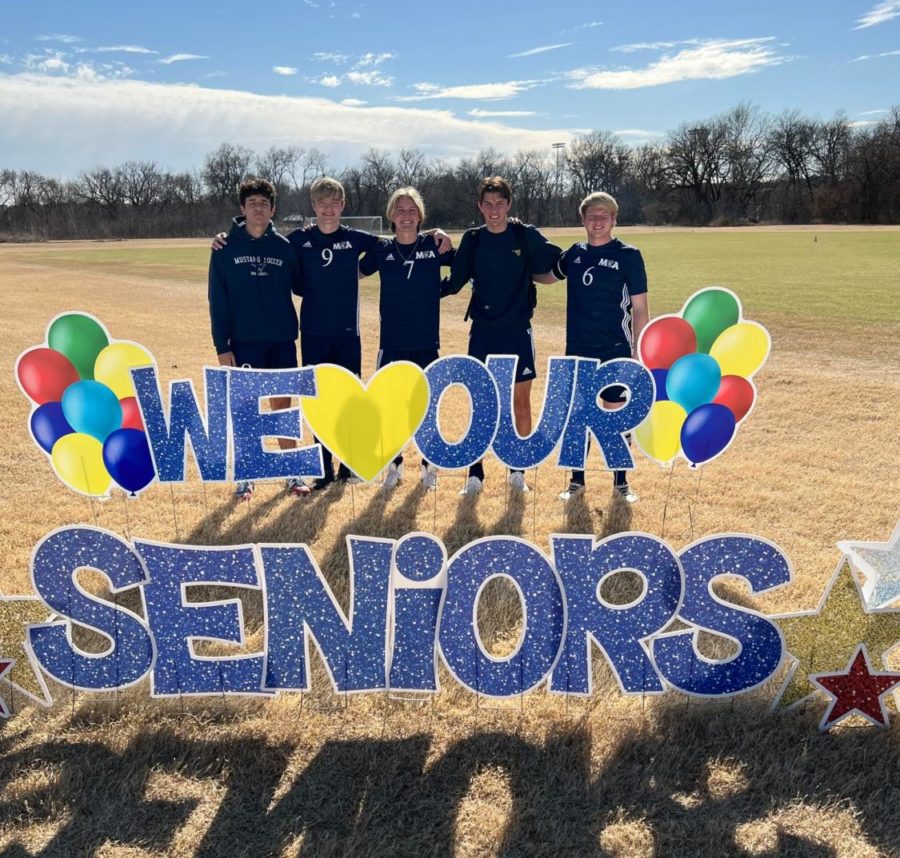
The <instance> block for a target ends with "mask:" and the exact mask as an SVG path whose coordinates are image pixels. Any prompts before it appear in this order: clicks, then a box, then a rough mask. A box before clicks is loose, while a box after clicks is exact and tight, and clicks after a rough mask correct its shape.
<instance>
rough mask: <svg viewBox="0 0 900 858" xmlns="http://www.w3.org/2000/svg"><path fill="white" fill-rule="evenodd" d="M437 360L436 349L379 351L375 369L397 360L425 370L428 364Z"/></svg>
mask: <svg viewBox="0 0 900 858" xmlns="http://www.w3.org/2000/svg"><path fill="white" fill-rule="evenodd" d="M437 359H438V353H437V349H431V350H430V351H429V350H427V349H426V350H424V351H423V350H421V349H380V350H379V352H378V360H377V362H376V364H375V369H381V368H382V367H383V366H387V365H388V364H389V363H395V362H396V361H398V360H408V361H409V362H410V363H414V364H415V365H416V366H420V367H422V369H426V368H427V367H428V365H429V364H432V363H434V362H435V361H436V360H437Z"/></svg>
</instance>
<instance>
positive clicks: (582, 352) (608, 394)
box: [566, 346, 631, 403]
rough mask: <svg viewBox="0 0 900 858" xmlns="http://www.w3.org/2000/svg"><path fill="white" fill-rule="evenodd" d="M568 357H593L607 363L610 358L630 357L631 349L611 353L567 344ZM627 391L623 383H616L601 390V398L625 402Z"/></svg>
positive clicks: (606, 400) (608, 400)
mask: <svg viewBox="0 0 900 858" xmlns="http://www.w3.org/2000/svg"><path fill="white" fill-rule="evenodd" d="M566 357H583V358H593V359H594V360H598V361H600V363H606V362H607V361H608V360H615V359H616V358H630V357H631V351H625V352H622V353H620V354H610V353H609V352H599V351H594V350H592V349H571V348H569V347H568V346H567V347H566ZM626 393H627V391H626V389H625V388H624V387H623V386H622V385H621V384H614V385H612V386H610V387H607V388H604V389H603V390H602V391H600V398H601V399H602V400H603V401H604V402H610V403H613V402H625V401H626V399H627V396H626Z"/></svg>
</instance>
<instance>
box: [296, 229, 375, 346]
mask: <svg viewBox="0 0 900 858" xmlns="http://www.w3.org/2000/svg"><path fill="white" fill-rule="evenodd" d="M379 240H380V239H379V238H378V236H377V235H373V234H372V233H370V232H363V231H362V230H359V229H351V228H350V227H347V226H339V227H338V228H337V229H336V230H335V231H334V232H332V233H329V234H328V235H326V234H325V233H323V232H322V231H321V230H320V229H319V228H318V227H317V226H311V227H307V228H306V229H298V230H295V231H294V232H292V233H291V234H290V235H289V236H288V241H290V243H291V246H292V247H293V248H294V250H295V251H296V253H297V257H298V259H299V260H300V268H301V270H302V272H303V289H302V293H301V294H302V295H303V302H302V304H301V305H300V330H301V331H302V332H303V333H304V334H314V335H316V336H327V337H334V336H355V337H358V336H359V257H360V256H361V255H362V254H363V253H366V252H367V251H369V250H374V249H375V247H377V245H378V242H379Z"/></svg>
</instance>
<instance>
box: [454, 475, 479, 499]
mask: <svg viewBox="0 0 900 858" xmlns="http://www.w3.org/2000/svg"><path fill="white" fill-rule="evenodd" d="M483 488H484V483H483V482H482V481H481V480H479V479H478V477H469V479H467V480H466V484H465V485H464V486H463V487H462V488H461V489H460V490H459V493H460V494H461V495H480V494H481V490H482V489H483Z"/></svg>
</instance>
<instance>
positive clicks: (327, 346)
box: [300, 334, 362, 375]
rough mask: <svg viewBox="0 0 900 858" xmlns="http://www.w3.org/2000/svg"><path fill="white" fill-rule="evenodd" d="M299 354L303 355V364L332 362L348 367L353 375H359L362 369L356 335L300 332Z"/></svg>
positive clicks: (360, 350)
mask: <svg viewBox="0 0 900 858" xmlns="http://www.w3.org/2000/svg"><path fill="white" fill-rule="evenodd" d="M300 354H301V355H303V366H311V365H313V364H319V363H333V364H336V365H337V366H342V367H343V368H344V369H349V370H350V372H352V373H353V374H354V375H359V374H360V371H361V370H362V348H361V346H360V342H359V337H358V336H349V337H341V336H338V337H320V336H317V335H315V334H301V335H300Z"/></svg>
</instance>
